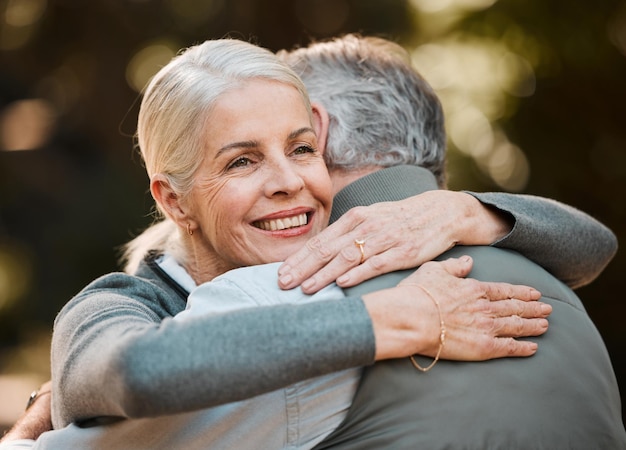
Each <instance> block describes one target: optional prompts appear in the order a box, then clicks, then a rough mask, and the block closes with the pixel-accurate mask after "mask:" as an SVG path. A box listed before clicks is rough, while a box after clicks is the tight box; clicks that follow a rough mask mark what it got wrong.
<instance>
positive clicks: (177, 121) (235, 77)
mask: <svg viewBox="0 0 626 450" xmlns="http://www.w3.org/2000/svg"><path fill="white" fill-rule="evenodd" d="M252 79H266V80H270V81H278V82H281V83H285V84H287V85H290V86H292V87H294V88H296V89H297V90H298V92H299V93H300V95H301V96H302V99H303V101H304V103H305V105H306V107H307V109H308V110H309V113H310V111H311V105H310V101H309V97H308V95H307V92H306V89H305V87H304V85H303V84H302V81H301V80H300V78H299V77H298V76H297V75H296V74H295V73H294V72H293V71H292V70H291V69H290V68H289V66H288V65H287V64H285V63H284V62H282V61H280V60H279V59H278V58H277V57H276V55H275V54H274V53H272V52H271V51H269V50H267V49H264V48H261V47H259V46H257V45H254V44H251V43H248V42H245V41H241V40H237V39H229V38H225V39H217V40H209V41H205V42H204V43H202V44H198V45H195V46H192V47H189V48H187V49H185V50H183V51H182V52H181V53H179V54H178V55H177V56H175V57H174V58H173V59H172V60H171V61H170V62H169V63H168V64H167V65H166V66H164V67H163V68H162V69H161V70H160V71H159V72H158V73H157V74H156V75H155V76H154V77H153V78H152V80H151V81H150V82H149V83H148V85H147V87H146V89H145V92H144V95H143V99H142V102H141V107H140V110H139V117H138V122H137V136H136V139H137V145H138V147H139V151H140V152H141V156H142V158H143V161H144V164H145V168H146V171H147V173H148V176H149V177H150V179H152V178H153V177H154V176H155V175H157V174H160V175H162V176H164V177H165V178H166V179H167V181H168V182H169V184H170V186H171V188H172V189H173V190H174V192H175V193H176V194H177V195H178V196H179V197H180V198H184V197H185V196H186V195H187V194H189V192H190V191H191V188H192V186H193V179H194V175H195V173H196V171H197V169H198V167H199V166H200V164H201V162H202V159H203V156H204V141H205V139H206V136H205V135H204V132H203V128H204V126H205V124H206V121H207V120H208V117H209V113H210V112H211V109H212V108H213V107H214V105H215V104H216V103H217V101H218V99H219V98H220V96H221V95H222V94H224V93H225V92H227V91H229V90H231V89H234V88H236V87H239V86H241V85H242V84H244V83H246V82H247V81H249V80H252ZM157 208H158V209H159V211H160V213H161V214H162V213H163V211H162V209H161V208H159V207H158V205H157ZM156 225H158V223H157V224H155V225H152V227H155V226H156ZM152 227H150V228H148V229H147V230H145V231H144V232H143V233H142V234H141V235H139V236H138V237H137V238H135V239H134V240H133V241H131V242H130V243H129V244H127V245H126V246H125V247H124V249H123V251H124V254H123V256H122V261H123V262H125V263H126V267H125V270H126V271H130V272H132V271H134V270H135V268H136V267H137V265H138V263H139V261H140V260H141V258H143V256H144V255H145V253H146V252H147V251H148V250H150V247H151V246H153V245H154V244H155V243H158V244H159V245H160V248H161V249H163V248H165V249H166V251H170V252H172V253H173V254H174V255H175V256H176V257H177V259H179V260H180V259H184V258H183V255H181V248H180V244H179V242H178V241H179V240H178V239H175V237H176V235H177V234H178V233H175V232H173V230H175V229H176V227H175V226H173V224H169V225H160V226H158V227H157V228H155V229H152ZM164 243H166V244H165V245H163V244H164ZM131 259H132V261H131ZM180 262H183V261H180Z"/></svg>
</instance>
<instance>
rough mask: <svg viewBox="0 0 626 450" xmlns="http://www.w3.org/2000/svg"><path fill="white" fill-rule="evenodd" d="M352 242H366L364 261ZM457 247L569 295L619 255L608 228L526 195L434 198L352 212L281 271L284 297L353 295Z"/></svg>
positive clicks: (433, 194) (442, 193) (434, 194)
mask: <svg viewBox="0 0 626 450" xmlns="http://www.w3.org/2000/svg"><path fill="white" fill-rule="evenodd" d="M355 239H364V240H365V241H366V243H365V246H364V256H365V260H364V262H363V263H361V261H360V259H361V254H360V251H359V249H358V247H357V246H355V245H354V242H355ZM455 245H496V246H498V247H503V248H508V249H511V250H516V251H517V252H519V253H521V254H522V255H524V256H526V257H527V258H529V259H531V260H532V261H534V262H536V263H537V264H539V265H541V266H543V267H544V268H545V269H546V270H548V271H549V272H551V273H552V274H554V275H555V276H556V277H557V278H559V279H560V280H562V281H564V282H565V283H567V284H568V285H569V286H571V287H579V286H582V285H584V284H588V283H590V282H591V281H592V280H593V279H595V278H596V277H597V276H598V275H599V274H600V272H602V270H603V269H604V268H605V267H606V265H607V264H608V263H609V261H610V260H611V259H612V258H613V256H614V255H615V252H616V250H617V240H616V237H615V235H614V234H613V233H612V232H611V231H610V230H609V229H608V228H607V227H605V226H604V225H602V224H601V223H600V222H598V221H597V220H595V219H593V218H592V217H590V216H589V215H587V214H585V213H583V212H581V211H578V210H576V209H574V208H572V207H569V206H567V205H564V204H562V203H559V202H556V201H554V200H549V199H545V198H541V197H533V196H529V195H518V194H506V193H488V194H475V193H472V194H469V193H466V192H455V191H448V190H431V191H427V192H424V193H422V194H419V195H415V196H412V197H409V198H406V199H404V200H398V201H394V202H381V203H375V204H372V205H370V206H360V207H355V208H352V209H350V210H349V211H347V212H346V213H345V214H344V215H343V216H342V217H341V218H339V219H338V220H337V221H336V222H335V223H333V224H332V225H330V226H329V227H328V228H326V229H325V230H324V231H322V232H321V233H320V234H318V235H317V236H316V237H314V238H312V239H311V240H310V241H309V242H308V243H307V245H306V246H305V247H304V248H303V249H302V250H300V251H298V252H297V253H295V254H294V255H292V256H290V257H289V258H288V259H287V260H286V261H285V263H284V264H283V266H282V267H281V268H280V270H279V273H280V279H279V281H280V286H281V288H283V289H288V288H292V287H294V286H297V285H300V284H301V285H302V289H303V290H304V291H305V292H309V293H312V292H316V291H317V290H319V289H321V288H322V287H324V286H325V285H327V284H328V283H330V282H332V281H335V280H336V282H337V284H339V285H340V286H343V287H350V286H355V285H357V284H359V283H360V282H362V281H364V280H367V279H370V278H373V277H374V276H377V275H381V274H383V273H388V272H391V271H395V270H401V269H408V268H411V267H417V266H419V265H420V264H423V263H424V262H426V261H430V260H431V259H433V258H435V257H437V256H438V255H440V254H441V253H443V252H445V251H446V250H449V249H450V248H452V247H453V246H455Z"/></svg>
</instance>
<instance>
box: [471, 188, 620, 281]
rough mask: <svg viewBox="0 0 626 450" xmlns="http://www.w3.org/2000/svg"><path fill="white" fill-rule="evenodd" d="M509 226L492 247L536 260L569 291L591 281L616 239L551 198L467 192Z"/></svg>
mask: <svg viewBox="0 0 626 450" xmlns="http://www.w3.org/2000/svg"><path fill="white" fill-rule="evenodd" d="M468 193H469V194H471V195H473V196H474V197H476V198H477V199H478V200H479V201H480V202H482V204H483V205H485V206H492V207H493V208H496V211H497V214H499V215H507V214H510V215H511V216H512V221H513V227H512V229H511V231H510V232H509V233H508V234H507V235H506V236H504V237H502V238H501V239H499V240H497V241H495V242H494V244H493V245H494V246H496V247H501V248H508V249H510V250H515V251H517V252H519V253H521V254H522V255H524V256H526V257H527V258H528V259H530V260H532V261H535V262H537V263H538V264H539V265H541V266H543V267H544V268H545V269H546V270H548V271H549V272H550V273H552V274H553V275H554V276H556V277H557V278H558V279H560V280H561V281H563V282H565V283H566V284H567V285H568V286H570V287H571V288H578V287H581V286H585V285H587V284H589V283H591V282H592V281H593V280H595V279H596V278H597V277H598V276H599V275H600V273H601V272H602V271H603V270H604V268H605V267H606V266H607V264H608V263H609V262H610V261H611V260H612V259H613V257H614V256H615V253H616V252H617V246H618V243H617V238H616V236H615V234H613V232H612V231H611V230H610V229H609V228H607V227H606V226H604V225H603V224H602V223H600V222H599V221H597V220H596V219H594V218H593V217H591V216H589V215H588V214H585V213H584V212H582V211H580V210H578V209H576V208H573V207H571V206H568V205H565V204H563V203H560V202H557V201H555V200H551V199H547V198H542V197H536V196H532V195H520V194H506V193H475V192H468Z"/></svg>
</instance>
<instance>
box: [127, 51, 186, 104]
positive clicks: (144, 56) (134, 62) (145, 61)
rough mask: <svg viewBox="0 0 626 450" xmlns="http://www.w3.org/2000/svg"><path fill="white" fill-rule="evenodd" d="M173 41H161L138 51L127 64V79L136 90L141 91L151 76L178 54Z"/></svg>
mask: <svg viewBox="0 0 626 450" xmlns="http://www.w3.org/2000/svg"><path fill="white" fill-rule="evenodd" d="M176 48H177V46H176V45H175V44H173V43H168V42H159V43H153V44H149V45H147V46H145V47H144V48H142V49H141V50H139V51H138V52H136V53H135V54H134V55H133V57H132V58H131V60H130V62H129V63H128V66H126V81H127V82H128V85H129V86H130V87H131V88H132V89H133V90H134V91H136V92H141V91H142V90H143V88H144V87H145V86H146V84H147V83H148V81H149V80H150V78H152V76H153V75H154V74H155V73H157V71H158V70H159V69H160V68H161V67H163V66H164V65H165V64H167V63H168V62H169V61H170V60H171V59H172V57H173V56H174V55H175V54H176V50H175V49H176Z"/></svg>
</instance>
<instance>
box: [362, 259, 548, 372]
mask: <svg viewBox="0 0 626 450" xmlns="http://www.w3.org/2000/svg"><path fill="white" fill-rule="evenodd" d="M471 267H472V259H471V258H470V257H467V256H466V257H462V258H458V259H456V258H452V259H448V260H446V261H443V262H428V263H426V264H424V265H423V266H422V267H420V268H419V269H418V270H417V271H416V272H415V273H413V274H412V275H411V276H409V277H407V278H406V279H405V280H403V281H402V282H401V283H400V284H398V286H396V287H394V288H390V289H385V290H381V291H377V292H373V293H371V294H367V295H364V296H363V301H364V302H365V305H366V307H367V309H368V312H369V313H370V317H371V318H372V323H373V326H374V335H375V337H376V359H377V360H380V359H387V358H400V357H406V356H411V355H413V354H421V355H425V356H431V357H434V356H435V355H436V354H437V352H438V350H439V346H440V335H441V331H442V330H441V326H440V316H439V311H440V312H441V320H442V321H443V323H444V327H445V344H444V347H443V351H442V353H441V358H445V359H453V360H459V361H482V360H487V359H492V358H501V357H508V356H530V355H533V354H534V353H535V352H536V351H537V344H536V343H534V342H529V341H519V340H517V339H515V338H519V337H528V336H539V335H541V334H543V333H545V332H546V330H547V329H548V321H547V320H546V317H547V316H548V315H549V314H550V313H551V312H552V307H551V306H550V305H548V304H546V303H542V302H537V301H536V300H538V299H539V298H540V297H541V294H540V293H539V292H538V291H537V290H535V289H533V288H531V287H528V286H518V285H512V284H508V283H487V282H481V281H477V280H474V279H466V278H462V277H464V276H466V275H467V274H468V273H469V271H470V270H471ZM419 286H421V287H419ZM424 289H426V291H428V292H429V293H430V294H432V297H433V299H435V300H436V301H437V302H438V303H439V306H437V305H436V304H435V301H434V300H433V299H431V298H429V295H428V294H427V293H426V291H425V290H424Z"/></svg>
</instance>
